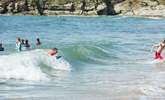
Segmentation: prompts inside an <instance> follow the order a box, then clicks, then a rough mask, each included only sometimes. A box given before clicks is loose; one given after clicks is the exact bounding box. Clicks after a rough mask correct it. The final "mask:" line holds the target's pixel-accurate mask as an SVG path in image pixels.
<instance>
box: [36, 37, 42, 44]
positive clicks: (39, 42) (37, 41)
mask: <svg viewBox="0 0 165 100" xmlns="http://www.w3.org/2000/svg"><path fill="white" fill-rule="evenodd" d="M36 45H37V46H39V45H41V41H40V38H37V39H36Z"/></svg>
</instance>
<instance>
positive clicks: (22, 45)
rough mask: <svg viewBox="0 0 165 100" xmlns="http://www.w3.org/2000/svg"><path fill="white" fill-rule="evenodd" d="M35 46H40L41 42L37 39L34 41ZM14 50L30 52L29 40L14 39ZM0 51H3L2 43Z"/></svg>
mask: <svg viewBox="0 0 165 100" xmlns="http://www.w3.org/2000/svg"><path fill="white" fill-rule="evenodd" d="M36 45H37V46H39V45H41V41H40V39H39V38H37V39H36ZM16 49H17V50H18V51H24V50H30V44H29V40H24V39H21V38H20V37H18V38H17V39H16ZM0 51H5V49H4V47H3V44H2V43H0Z"/></svg>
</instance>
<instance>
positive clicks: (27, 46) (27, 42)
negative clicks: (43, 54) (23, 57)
mask: <svg viewBox="0 0 165 100" xmlns="http://www.w3.org/2000/svg"><path fill="white" fill-rule="evenodd" d="M24 47H25V50H29V49H30V44H29V41H28V40H25V43H24Z"/></svg>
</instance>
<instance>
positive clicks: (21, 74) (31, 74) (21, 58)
mask: <svg viewBox="0 0 165 100" xmlns="http://www.w3.org/2000/svg"><path fill="white" fill-rule="evenodd" d="M41 64H45V65H46V66H47V67H51V68H52V69H55V70H56V69H59V70H70V64H69V63H68V62H67V61H66V60H64V59H63V58H60V59H59V60H57V59H55V57H54V58H53V57H48V56H47V54H46V51H44V50H34V51H27V52H21V53H17V54H11V55H3V56H0V78H2V79H22V80H49V78H48V75H47V74H46V73H44V72H43V71H42V68H41Z"/></svg>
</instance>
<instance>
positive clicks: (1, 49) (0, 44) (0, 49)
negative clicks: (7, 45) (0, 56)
mask: <svg viewBox="0 0 165 100" xmlns="http://www.w3.org/2000/svg"><path fill="white" fill-rule="evenodd" d="M0 51H4V47H3V46H2V43H0Z"/></svg>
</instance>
